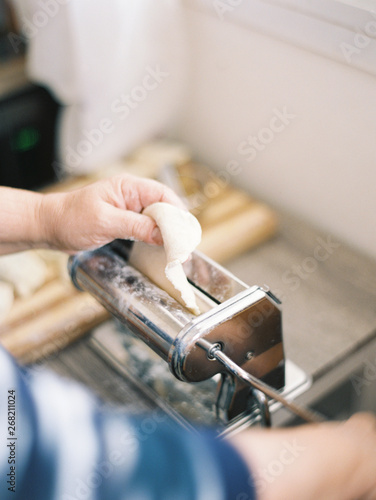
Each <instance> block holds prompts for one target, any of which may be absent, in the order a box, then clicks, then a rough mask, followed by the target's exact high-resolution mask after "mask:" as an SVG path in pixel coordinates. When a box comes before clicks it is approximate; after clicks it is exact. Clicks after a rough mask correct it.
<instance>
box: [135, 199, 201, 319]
mask: <svg viewBox="0 0 376 500" xmlns="http://www.w3.org/2000/svg"><path fill="white" fill-rule="evenodd" d="M143 214H145V215H148V216H149V217H151V218H152V219H154V220H155V222H156V223H157V225H158V227H159V229H160V231H161V233H162V238H163V244H164V250H163V248H161V247H154V246H151V245H146V244H145V243H135V244H134V247H133V251H132V255H131V258H130V262H131V264H132V265H134V267H136V268H137V269H139V270H140V271H142V272H143V273H144V274H145V275H147V276H148V277H149V278H150V279H152V281H154V283H156V284H157V285H158V286H159V287H160V288H163V289H164V290H166V292H167V293H169V294H170V295H171V296H172V297H174V298H175V299H176V300H178V301H179V302H180V303H181V304H182V305H184V306H185V307H186V308H187V309H189V310H190V311H192V312H193V313H194V314H199V313H200V310H199V308H198V306H197V304H196V298H195V295H194V292H193V287H192V286H191V285H190V284H189V283H188V281H187V278H186V276H185V273H184V269H183V266H182V264H183V263H184V262H185V261H186V260H187V259H188V257H189V256H190V254H191V253H192V252H193V250H194V249H195V248H196V247H197V245H198V244H199V243H200V241H201V226H200V224H199V222H198V220H197V219H196V217H194V216H193V215H192V214H190V213H189V212H188V211H186V210H182V209H180V208H177V207H175V206H173V205H170V204H169V203H154V204H153V205H149V206H148V207H147V208H146V209H145V210H144V211H143ZM163 269H164V272H163ZM166 278H167V279H166ZM171 285H172V286H171Z"/></svg>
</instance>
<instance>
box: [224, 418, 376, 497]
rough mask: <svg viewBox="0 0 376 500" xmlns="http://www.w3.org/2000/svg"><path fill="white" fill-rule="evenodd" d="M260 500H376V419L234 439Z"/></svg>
mask: <svg viewBox="0 0 376 500" xmlns="http://www.w3.org/2000/svg"><path fill="white" fill-rule="evenodd" d="M230 441H231V442H232V444H233V445H234V446H235V448H237V450H238V451H239V452H240V454H241V455H242V456H243V458H245V460H246V463H247V464H248V466H249V468H250V470H251V473H252V476H253V478H254V481H255V485H256V491H257V494H258V496H257V499H258V500H287V499H288V500H290V499H291V500H295V499H299V500H317V499H320V500H361V499H362V500H375V499H376V417H375V416H374V415H371V414H366V413H364V414H356V415H354V416H353V417H352V418H350V419H349V420H348V421H347V422H341V423H338V422H332V423H323V424H311V425H303V426H301V427H295V428H294V427H291V428H285V429H270V430H258V429H257V430H256V429H255V430H250V431H246V432H242V433H239V434H237V435H235V436H233V437H232V438H230Z"/></svg>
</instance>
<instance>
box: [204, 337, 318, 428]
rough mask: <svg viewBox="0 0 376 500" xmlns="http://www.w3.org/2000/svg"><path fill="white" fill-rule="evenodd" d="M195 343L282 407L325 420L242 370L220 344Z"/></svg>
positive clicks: (315, 420) (309, 418) (314, 419)
mask: <svg viewBox="0 0 376 500" xmlns="http://www.w3.org/2000/svg"><path fill="white" fill-rule="evenodd" d="M197 345H198V346H199V347H201V349H204V350H205V351H206V352H207V355H208V357H209V359H216V360H217V361H219V362H220V363H221V364H222V365H223V366H224V367H225V368H226V371H227V372H229V373H231V374H233V375H235V376H236V377H237V378H238V379H239V380H242V381H243V382H245V383H246V384H248V385H250V386H251V387H252V388H253V389H256V390H258V391H261V392H262V393H264V394H266V395H267V396H269V397H270V398H271V399H274V400H276V401H278V402H279V403H281V404H282V405H283V406H284V407H286V408H287V409H288V410H290V411H291V412H292V413H294V414H295V415H297V416H298V417H300V418H301V419H303V420H305V421H306V422H309V423H318V422H323V421H325V418H324V417H323V416H321V415H319V414H318V413H316V412H314V411H312V410H310V409H308V408H303V407H302V406H300V405H297V404H296V403H292V402H290V401H287V399H285V398H284V397H283V396H281V395H280V394H279V393H278V392H277V391H276V390H275V389H273V388H272V387H270V386H269V385H268V384H265V382H262V381H261V380H259V379H258V378H257V377H254V376H253V375H251V374H250V373H248V372H246V371H245V370H243V368H241V367H240V366H239V365H237V364H236V363H234V361H232V359H231V358H229V357H228V356H227V355H226V354H225V353H224V352H223V351H222V347H221V345H220V344H212V343H211V342H208V341H207V340H205V339H199V340H198V341H197Z"/></svg>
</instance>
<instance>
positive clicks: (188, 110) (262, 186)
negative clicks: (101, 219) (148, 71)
mask: <svg viewBox="0 0 376 500" xmlns="http://www.w3.org/2000/svg"><path fill="white" fill-rule="evenodd" d="M222 3H227V4H228V5H235V4H236V2H234V1H233V2H232V3H231V2H229V1H227V2H222ZM237 3H238V4H239V7H233V8H232V10H231V9H229V10H228V12H227V11H226V12H224V13H221V12H219V11H218V9H215V8H213V5H214V2H209V1H208V2H205V1H203V0H201V1H200V2H199V1H198V0H197V2H195V1H194V0H191V1H187V2H186V13H187V26H188V33H189V37H190V40H189V41H190V45H191V68H190V75H191V77H190V78H189V80H188V82H187V89H186V98H185V109H184V110H183V111H182V112H181V113H180V118H179V119H178V121H177V123H176V124H175V127H174V131H173V135H175V136H176V137H178V138H180V139H181V138H182V139H184V140H185V141H186V142H187V143H189V144H190V145H192V146H193V150H194V151H195V152H196V153H197V155H198V156H199V157H200V158H201V160H203V161H205V162H207V163H208V164H210V165H211V166H213V167H214V168H216V169H218V170H225V169H226V165H227V164H228V162H237V163H238V164H239V165H240V170H241V172H240V173H239V174H238V175H236V176H232V181H233V182H234V183H236V184H238V185H240V186H243V187H245V188H246V189H247V190H248V191H249V192H251V193H253V194H254V195H256V196H258V197H260V198H262V199H265V200H267V201H269V202H270V203H272V204H274V205H276V206H279V207H282V208H284V209H287V210H289V211H291V212H293V213H296V214H299V215H301V216H302V217H305V218H306V219H308V220H310V221H311V222H313V223H314V224H316V225H318V226H320V227H321V228H323V229H325V230H326V231H328V233H330V234H332V235H333V236H337V237H339V238H341V239H344V240H346V241H347V242H349V243H350V244H351V245H353V246H356V247H358V248H360V249H362V250H363V251H364V252H366V253H368V254H369V255H371V256H373V257H376V231H375V229H376V228H375V214H376V196H375V194H376V189H375V187H376V77H375V74H374V72H375V70H376V66H374V64H373V63H374V62H375V61H376V41H375V39H374V36H373V31H372V30H373V27H374V24H375V27H376V16H372V15H371V14H369V13H367V12H356V14H357V15H358V14H359V16H360V17H358V18H356V16H352V12H351V11H347V10H345V11H344V10H341V11H340V14H341V16H339V18H341V19H340V22H339V23H338V24H336V22H335V14H336V13H335V12H334V11H333V10H330V8H329V7H328V9H327V15H326V18H325V19H322V18H320V19H318V18H319V17H320V16H318V13H317V12H315V14H314V15H313V14H312V13H311V14H310V13H307V12H303V14H302V12H296V11H294V9H293V8H292V6H291V5H290V6H289V9H280V8H279V6H278V4H281V3H289V4H295V3H296V2H294V1H292V0H290V1H285V2H283V1H281V0H275V1H274V2H248V0H247V1H243V2H239V1H238V2H237ZM257 3H258V4H259V10H258V11H256V10H255V5H256V7H257ZM304 3H308V2H301V5H304ZM217 5H219V4H217ZM327 5H329V4H327ZM265 6H266V7H267V9H268V10H267V11H266V10H265V8H266V7H265ZM257 8H258V7H257ZM252 9H253V11H252ZM343 9H348V7H347V6H346V7H345V6H343ZM333 12H334V13H333ZM324 13H325V11H324ZM329 14H330V16H329ZM268 16H269V17H268ZM283 16H285V18H283ZM346 16H347V19H346ZM324 17H325V16H324ZM350 21H351V22H350ZM373 23H374V24H373ZM350 24H354V25H356V24H360V27H361V28H363V34H365V35H366V37H368V39H367V38H364V39H363V42H362V43H363V45H362V43H361V39H360V38H355V37H356V36H357V34H358V33H357V30H358V29H359V28H356V27H354V26H351V25H350ZM294 26H295V28H296V29H295V28H294ZM344 27H345V28H344ZM269 28H270V29H269ZM283 29H284V32H283ZM364 30H366V31H367V32H365V31H364ZM367 33H368V35H367ZM375 34H376V29H375ZM367 42H368V43H367ZM344 44H345V45H344ZM346 44H347V45H346ZM351 46H352V47H354V49H355V50H354V52H351V53H350V54H349V53H348V52H346V49H348V47H351ZM316 48H317V50H315V49H316ZM280 113H282V114H283V113H284V114H285V118H284V121H285V123H283V122H282V121H281V120H280V119H278V118H277V117H278V114H280ZM286 113H287V114H286ZM265 129H268V130H265ZM273 130H274V131H273ZM250 136H251V137H257V143H255V146H253V147H252V146H251V145H250V144H247V139H248V138H249V137H250Z"/></svg>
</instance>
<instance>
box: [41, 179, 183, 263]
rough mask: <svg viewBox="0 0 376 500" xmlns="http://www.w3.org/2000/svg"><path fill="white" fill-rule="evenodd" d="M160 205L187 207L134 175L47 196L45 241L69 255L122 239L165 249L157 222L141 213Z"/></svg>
mask: <svg viewBox="0 0 376 500" xmlns="http://www.w3.org/2000/svg"><path fill="white" fill-rule="evenodd" d="M160 201H163V202H166V203H171V204H173V205H176V206H179V207H180V208H184V206H183V203H182V202H181V200H180V199H179V198H178V196H176V195H175V193H174V192H173V191H172V190H171V189H169V188H168V187H166V186H164V185H163V184H161V183H159V182H157V181H154V180H151V179H143V178H139V177H135V176H133V175H129V174H125V175H119V176H116V177H112V178H110V179H105V180H102V181H98V182H95V183H94V184H90V185H88V186H85V187H84V188H81V189H78V190H76V191H72V192H69V193H57V194H56V193H54V194H49V195H46V196H44V197H43V198H42V201H41V208H40V214H41V221H42V225H43V228H44V233H45V240H46V241H47V242H48V245H49V246H50V247H51V248H56V249H59V250H64V251H67V252H69V253H74V252H75V251H78V250H86V249H93V248H97V247H100V246H102V245H105V244H106V243H109V242H110V241H112V240H114V239H116V238H122V239H135V240H140V241H144V242H146V243H151V244H156V245H161V244H162V243H163V241H162V237H161V233H160V231H159V229H158V227H157V226H156V223H155V222H154V221H153V219H151V218H150V217H148V216H146V215H142V214H141V212H142V210H143V209H144V208H146V207H147V206H148V205H151V204H152V203H156V202H160Z"/></svg>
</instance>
